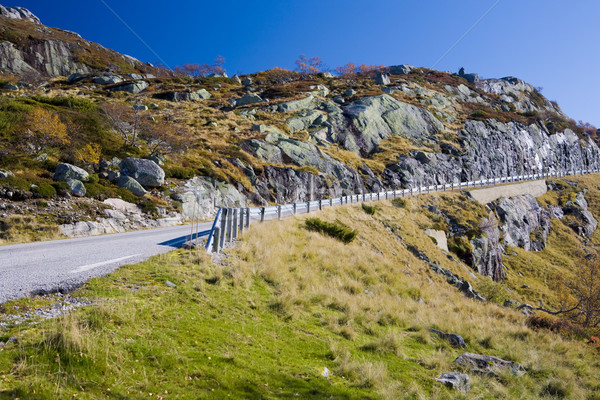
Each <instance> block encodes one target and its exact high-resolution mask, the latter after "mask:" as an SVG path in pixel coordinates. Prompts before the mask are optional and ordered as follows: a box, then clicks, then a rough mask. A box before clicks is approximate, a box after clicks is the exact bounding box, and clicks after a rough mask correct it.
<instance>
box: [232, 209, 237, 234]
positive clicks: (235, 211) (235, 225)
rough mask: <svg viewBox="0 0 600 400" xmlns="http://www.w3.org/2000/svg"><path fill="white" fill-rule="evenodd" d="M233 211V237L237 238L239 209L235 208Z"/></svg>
mask: <svg viewBox="0 0 600 400" xmlns="http://www.w3.org/2000/svg"><path fill="white" fill-rule="evenodd" d="M232 210H233V213H232V214H231V238H232V239H237V236H238V232H237V221H238V209H237V208H233V209H232Z"/></svg>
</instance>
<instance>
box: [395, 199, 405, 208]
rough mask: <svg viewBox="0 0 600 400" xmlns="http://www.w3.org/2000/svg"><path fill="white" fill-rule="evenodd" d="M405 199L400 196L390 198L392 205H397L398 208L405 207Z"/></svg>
mask: <svg viewBox="0 0 600 400" xmlns="http://www.w3.org/2000/svg"><path fill="white" fill-rule="evenodd" d="M406 204H407V203H406V199H402V198H398V199H394V200H392V205H394V206H396V207H398V208H406Z"/></svg>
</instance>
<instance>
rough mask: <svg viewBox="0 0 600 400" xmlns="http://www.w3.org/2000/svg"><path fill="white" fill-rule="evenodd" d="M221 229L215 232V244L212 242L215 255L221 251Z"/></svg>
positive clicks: (216, 229) (216, 228) (217, 228)
mask: <svg viewBox="0 0 600 400" xmlns="http://www.w3.org/2000/svg"><path fill="white" fill-rule="evenodd" d="M220 247H221V228H219V227H218V226H216V227H215V231H214V232H213V242H212V251H213V253H218V252H219V250H220V249H221V248H220Z"/></svg>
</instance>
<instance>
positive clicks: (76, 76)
mask: <svg viewBox="0 0 600 400" xmlns="http://www.w3.org/2000/svg"><path fill="white" fill-rule="evenodd" d="M83 78H85V75H84V74H80V73H75V74H71V75H69V77H68V78H67V82H68V83H71V84H72V83H77V82H79V81H80V80H82V79H83Z"/></svg>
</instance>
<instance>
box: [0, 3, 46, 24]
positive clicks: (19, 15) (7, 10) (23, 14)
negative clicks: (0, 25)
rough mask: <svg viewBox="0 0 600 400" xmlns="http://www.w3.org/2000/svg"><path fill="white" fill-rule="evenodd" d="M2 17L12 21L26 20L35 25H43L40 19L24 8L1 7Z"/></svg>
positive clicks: (0, 13)
mask: <svg viewBox="0 0 600 400" xmlns="http://www.w3.org/2000/svg"><path fill="white" fill-rule="evenodd" d="M0 15H2V16H3V17H6V18H11V19H25V20H28V21H30V22H33V23H34V24H41V22H40V19H39V18H38V17H36V16H35V15H34V14H33V13H32V12H31V11H29V10H28V9H26V8H23V7H4V6H1V5H0Z"/></svg>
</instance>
